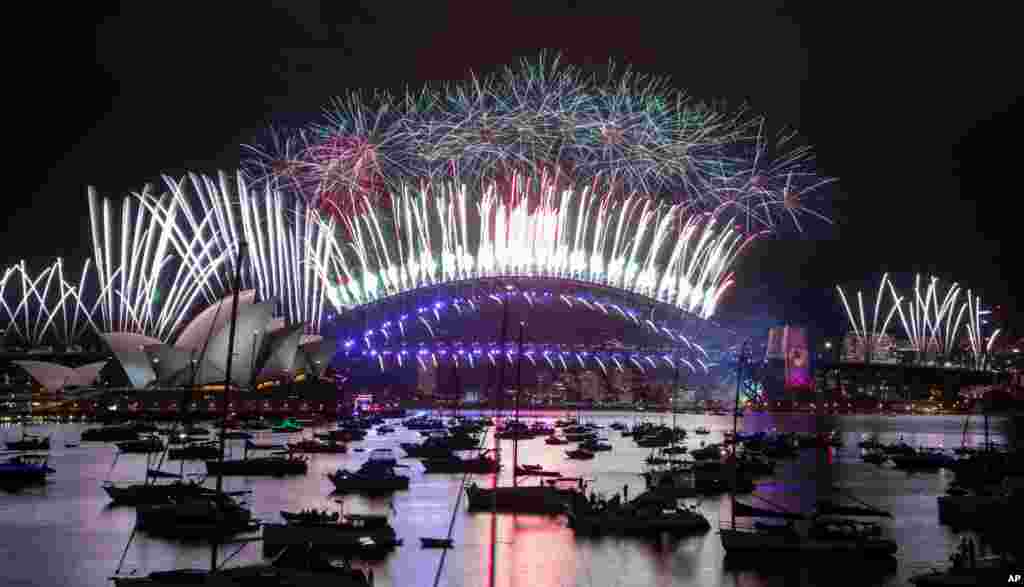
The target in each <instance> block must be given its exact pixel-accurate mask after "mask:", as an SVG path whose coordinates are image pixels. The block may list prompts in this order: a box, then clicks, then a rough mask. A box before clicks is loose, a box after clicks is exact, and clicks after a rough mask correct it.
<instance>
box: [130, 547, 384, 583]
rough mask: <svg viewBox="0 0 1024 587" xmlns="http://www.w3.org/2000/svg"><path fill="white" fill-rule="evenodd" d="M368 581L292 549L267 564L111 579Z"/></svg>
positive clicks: (339, 565)
mask: <svg viewBox="0 0 1024 587" xmlns="http://www.w3.org/2000/svg"><path fill="white" fill-rule="evenodd" d="M370 577H372V574H371V575H370ZM370 577H368V576H367V574H366V573H364V572H363V571H362V570H360V569H355V568H352V566H351V564H349V563H348V562H339V561H332V560H330V559H329V558H328V557H326V556H324V555H323V554H322V553H320V552H318V551H317V550H315V549H310V548H294V549H287V550H285V551H284V552H282V553H281V554H279V555H278V556H277V557H276V558H275V559H274V560H273V561H272V562H271V563H270V564H264V563H257V564H249V565H242V566H238V567H229V568H220V569H215V570H204V569H177V570H173V571H157V572H154V573H150V574H148V575H145V576H115V577H111V578H110V579H111V581H113V582H114V587H151V586H152V587H186V586H187V587H195V586H197V585H207V586H209V587H248V586H251V585H293V586H296V587H372V585H373V583H372V581H371V578H370Z"/></svg>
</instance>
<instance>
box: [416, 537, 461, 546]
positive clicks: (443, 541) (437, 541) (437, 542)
mask: <svg viewBox="0 0 1024 587" xmlns="http://www.w3.org/2000/svg"><path fill="white" fill-rule="evenodd" d="M420 544H422V545H423V548H452V547H453V546H454V545H455V543H454V541H453V540H452V539H451V538H423V537H421V538H420Z"/></svg>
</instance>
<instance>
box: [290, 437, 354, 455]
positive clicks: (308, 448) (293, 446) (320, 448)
mask: <svg viewBox="0 0 1024 587" xmlns="http://www.w3.org/2000/svg"><path fill="white" fill-rule="evenodd" d="M288 449H289V450H291V451H292V452H297V453H318V454H324V453H326V454H344V453H347V452H348V445H346V444H342V443H338V442H322V441H320V440H313V439H310V438H306V439H303V440H300V441H299V442H289V443H288Z"/></svg>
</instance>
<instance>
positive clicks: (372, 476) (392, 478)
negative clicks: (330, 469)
mask: <svg viewBox="0 0 1024 587" xmlns="http://www.w3.org/2000/svg"><path fill="white" fill-rule="evenodd" d="M327 478H328V479H330V480H331V483H333V484H334V489H335V491H337V492H338V493H371V494H379V493H391V492H394V491H403V490H406V489H409V478H408V477H406V476H405V475H398V474H396V473H395V470H394V468H393V467H392V466H390V465H377V464H373V463H370V462H367V463H366V464H364V465H363V466H362V467H360V468H359V470H357V471H355V472H352V471H348V470H345V469H338V470H337V471H335V472H334V473H328V474H327Z"/></svg>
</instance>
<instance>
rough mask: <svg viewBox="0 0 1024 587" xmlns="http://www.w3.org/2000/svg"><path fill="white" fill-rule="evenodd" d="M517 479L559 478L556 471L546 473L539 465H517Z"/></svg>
mask: <svg viewBox="0 0 1024 587" xmlns="http://www.w3.org/2000/svg"><path fill="white" fill-rule="evenodd" d="M516 476H518V477H561V476H562V474H561V473H559V472H558V471H546V470H545V469H544V467H542V466H541V465H519V466H518V467H516Z"/></svg>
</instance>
